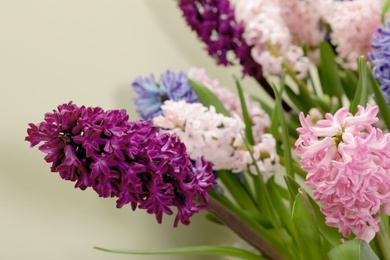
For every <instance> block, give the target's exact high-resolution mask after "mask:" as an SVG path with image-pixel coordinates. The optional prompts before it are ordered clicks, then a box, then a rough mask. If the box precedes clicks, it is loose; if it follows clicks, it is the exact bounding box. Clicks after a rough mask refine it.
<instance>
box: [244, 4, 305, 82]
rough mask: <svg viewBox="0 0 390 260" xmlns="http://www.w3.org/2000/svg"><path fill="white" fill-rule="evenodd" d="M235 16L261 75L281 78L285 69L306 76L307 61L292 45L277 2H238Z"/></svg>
mask: <svg viewBox="0 0 390 260" xmlns="http://www.w3.org/2000/svg"><path fill="white" fill-rule="evenodd" d="M289 11H290V12H291V9H290V10H289ZM236 17H237V20H238V21H240V22H242V23H243V24H244V28H245V35H246V42H247V43H248V44H249V45H250V46H252V49H251V55H252V57H253V59H254V60H255V61H256V62H257V63H259V64H260V65H261V66H262V68H263V70H264V72H267V73H268V74H271V75H277V76H281V74H282V72H283V69H284V67H286V66H288V67H289V68H290V69H291V70H292V71H293V72H294V73H296V74H297V78H298V79H304V78H306V77H307V74H308V68H309V64H310V61H309V59H308V58H307V57H306V56H305V54H304V52H303V50H302V49H301V48H300V47H299V46H297V45H295V44H294V43H293V35H292V34H291V32H290V29H289V27H288V26H287V23H286V22H285V20H284V19H283V16H282V9H281V7H280V5H279V3H278V2H275V1H269V0H261V1H256V0H240V1H239V2H238V5H237V7H236Z"/></svg>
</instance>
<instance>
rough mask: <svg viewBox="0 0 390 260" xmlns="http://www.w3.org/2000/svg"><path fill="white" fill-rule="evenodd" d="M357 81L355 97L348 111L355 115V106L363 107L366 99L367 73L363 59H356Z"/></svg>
mask: <svg viewBox="0 0 390 260" xmlns="http://www.w3.org/2000/svg"><path fill="white" fill-rule="evenodd" d="M358 66H359V79H358V85H357V88H356V92H355V96H354V98H353V100H352V102H351V105H350V107H349V111H350V112H351V113H352V114H355V113H356V112H357V110H358V108H357V106H358V105H361V106H365V105H366V104H367V99H368V72H367V66H366V62H365V60H364V58H363V57H359V58H358Z"/></svg>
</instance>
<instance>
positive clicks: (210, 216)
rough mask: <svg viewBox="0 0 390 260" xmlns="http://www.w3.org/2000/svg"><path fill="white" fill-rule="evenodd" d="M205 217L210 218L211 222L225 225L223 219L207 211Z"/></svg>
mask: <svg viewBox="0 0 390 260" xmlns="http://www.w3.org/2000/svg"><path fill="white" fill-rule="evenodd" d="M204 217H205V218H206V219H207V220H210V221H211V222H213V223H214V224H218V225H223V223H222V222H221V221H219V220H218V219H217V218H216V217H214V215H211V214H210V213H207V214H206V215H205V216H204Z"/></svg>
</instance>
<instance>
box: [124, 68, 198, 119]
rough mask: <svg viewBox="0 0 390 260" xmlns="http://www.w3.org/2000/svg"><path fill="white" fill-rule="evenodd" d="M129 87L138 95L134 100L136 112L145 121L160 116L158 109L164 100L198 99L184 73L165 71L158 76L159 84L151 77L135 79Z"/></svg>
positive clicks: (189, 100)
mask: <svg viewBox="0 0 390 260" xmlns="http://www.w3.org/2000/svg"><path fill="white" fill-rule="evenodd" d="M131 85H132V87H133V90H134V92H135V93H136V94H137V95H138V96H137V97H136V98H135V100H134V103H135V105H136V107H137V112H138V113H139V114H140V116H141V117H142V119H145V120H146V119H152V118H153V117H155V116H157V115H159V114H161V108H160V107H161V105H162V104H163V103H164V101H165V100H168V99H172V100H186V101H187V102H188V103H194V102H198V97H197V96H196V94H195V92H194V90H193V89H192V88H191V86H190V83H189V81H188V78H187V76H186V74H185V73H184V72H179V73H174V72H172V71H169V70H167V71H166V72H165V73H163V74H161V75H160V82H159V83H157V82H156V81H155V79H154V76H153V75H150V76H149V77H145V78H142V77H137V78H136V80H134V82H133V83H132V84H131Z"/></svg>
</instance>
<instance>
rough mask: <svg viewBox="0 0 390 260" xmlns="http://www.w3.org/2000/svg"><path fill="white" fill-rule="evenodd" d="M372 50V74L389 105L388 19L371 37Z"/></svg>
mask: <svg viewBox="0 0 390 260" xmlns="http://www.w3.org/2000/svg"><path fill="white" fill-rule="evenodd" d="M372 47H373V51H372V52H371V53H369V57H370V59H371V62H372V63H373V64H374V67H373V70H372V72H373V75H374V76H375V78H376V79H378V81H379V82H380V85H381V90H382V94H383V96H384V98H385V99H386V101H387V103H388V104H389V105H390V21H385V26H384V27H381V28H379V29H378V30H377V34H374V35H373V39H372Z"/></svg>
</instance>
